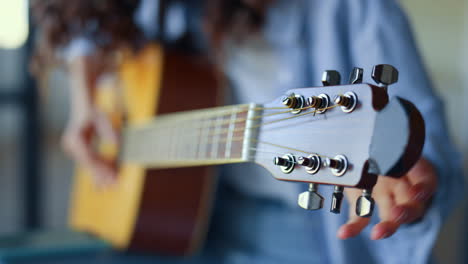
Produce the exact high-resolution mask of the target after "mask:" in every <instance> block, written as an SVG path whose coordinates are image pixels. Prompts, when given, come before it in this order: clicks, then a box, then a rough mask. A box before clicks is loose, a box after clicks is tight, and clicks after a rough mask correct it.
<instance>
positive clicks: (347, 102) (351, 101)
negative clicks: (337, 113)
mask: <svg viewBox="0 0 468 264" xmlns="http://www.w3.org/2000/svg"><path fill="white" fill-rule="evenodd" d="M333 101H334V102H335V104H337V105H339V106H341V110H342V111H343V112H345V113H351V112H352V111H354V109H356V106H357V102H358V99H357V95H356V94H355V93H354V92H346V93H345V94H339V95H337V96H335V98H334V99H333Z"/></svg>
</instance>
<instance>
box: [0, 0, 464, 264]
mask: <svg viewBox="0 0 468 264" xmlns="http://www.w3.org/2000/svg"><path fill="white" fill-rule="evenodd" d="M17 1H18V2H22V1H26V0H15V1H10V0H0V10H2V9H3V10H6V9H4V8H3V7H4V5H8V4H9V3H10V4H11V3H15V2H17ZM402 5H403V6H404V7H405V8H406V9H407V11H408V14H409V16H410V19H411V21H412V22H413V29H414V32H415V35H416V38H417V41H418V43H419V45H420V48H421V51H422V54H423V57H424V59H425V62H426V65H427V67H428V69H429V71H430V73H431V75H432V79H433V80H434V82H435V84H436V87H437V89H438V91H439V94H440V95H441V96H442V97H443V98H444V100H445V102H446V104H445V108H446V110H447V116H448V120H449V128H450V133H451V134H452V135H453V138H454V141H455V142H456V144H457V145H458V147H459V149H460V150H461V151H462V153H463V155H464V159H465V167H468V166H467V165H468V162H467V161H468V114H465V113H468V104H467V103H465V100H468V85H467V84H466V83H467V82H468V70H467V69H468V49H467V47H468V1H466V0H444V1H440V0H402ZM465 17H466V18H465ZM4 19H6V17H5V15H2V13H1V11H0V33H1V32H2V30H1V26H2V25H3V24H4V22H3V20H4ZM10 25H11V23H10ZM18 30H21V28H19V29H18ZM2 40H4V39H3V38H2V35H1V34H0V99H1V97H2V96H1V95H2V94H10V93H11V94H13V93H15V92H18V91H20V90H21V89H22V88H21V87H22V85H23V84H24V78H25V77H24V74H25V64H24V61H25V60H24V58H25V57H24V56H26V55H27V54H26V53H25V49H24V48H14V45H13V46H10V47H9V49H5V45H3V48H2V43H1V42H2ZM18 41H19V42H21V38H19V40H18ZM12 48H13V49H12ZM39 94H40V95H41V96H40V98H39V102H40V110H39V111H40V112H39V114H40V118H41V121H42V122H41V129H42V134H41V141H40V143H41V146H42V148H43V154H42V156H41V157H42V161H43V163H42V167H41V168H40V174H41V175H42V177H43V181H41V182H40V183H39V187H40V188H41V189H42V192H41V197H40V199H39V202H40V210H41V211H42V213H41V219H40V220H41V221H40V222H41V224H42V226H43V227H47V228H64V227H65V226H66V215H67V205H68V197H69V190H70V186H71V180H72V177H71V176H72V171H73V165H72V163H71V162H70V161H69V160H68V159H67V158H66V157H65V155H64V154H63V153H62V151H61V149H60V146H59V142H60V133H61V131H62V129H63V127H64V124H65V122H66V119H67V115H68V109H67V106H68V96H67V87H66V74H65V73H64V72H63V71H60V70H56V71H54V72H52V73H51V74H50V77H49V80H48V85H47V89H44V88H41V89H40V90H39ZM23 113H24V112H23V110H22V108H21V107H20V105H19V104H16V103H14V102H13V101H11V102H10V101H8V102H6V101H3V100H0V127H1V129H0V148H1V150H2V151H1V152H0V234H5V233H12V232H16V231H21V230H23V225H24V221H23V211H22V204H23V199H24V198H23V197H24V196H23V194H24V188H22V186H23V182H22V177H21V174H22V173H23V172H22V170H23V165H22V157H23V156H24V154H25V153H21V152H22V147H21V146H22V143H24V141H23V139H22V137H21V136H20V135H22V134H21V133H22V125H23V123H24V122H23V121H24V118H25V116H24V114H23ZM30 132H31V133H34V131H30ZM466 208H467V206H466V203H465V205H463V206H460V207H458V208H457V211H456V212H455V213H454V214H453V215H452V216H450V220H449V222H448V223H447V224H446V225H445V227H444V229H443V230H442V232H441V235H440V238H439V240H438V243H437V246H436V249H435V254H436V256H437V257H438V258H439V259H440V260H442V263H463V261H462V257H463V252H464V250H466V248H467V246H466V245H465V248H463V241H468V239H465V237H467V236H468V232H467V231H466V230H465V228H464V224H463V223H464V222H466V219H467V218H466V216H465V215H464V214H465V213H464V211H465V210H464V209H466Z"/></svg>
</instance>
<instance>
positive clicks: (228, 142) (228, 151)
mask: <svg viewBox="0 0 468 264" xmlns="http://www.w3.org/2000/svg"><path fill="white" fill-rule="evenodd" d="M236 111H237V108H236V107H233V108H232V111H231V119H230V121H229V128H228V133H227V139H226V150H225V153H224V157H225V158H227V159H229V158H230V157H231V146H232V137H233V134H234V128H235V125H236V123H235V122H236V116H237V112H236Z"/></svg>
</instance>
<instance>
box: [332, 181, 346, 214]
mask: <svg viewBox="0 0 468 264" xmlns="http://www.w3.org/2000/svg"><path fill="white" fill-rule="evenodd" d="M343 191H344V187H343V186H335V190H334V191H333V194H332V201H331V206H330V212H332V213H334V214H339V213H340V212H341V204H342V202H343V196H344V195H343Z"/></svg>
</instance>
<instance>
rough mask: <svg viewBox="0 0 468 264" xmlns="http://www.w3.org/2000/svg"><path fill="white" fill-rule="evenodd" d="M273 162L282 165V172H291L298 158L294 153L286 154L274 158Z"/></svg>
mask: <svg viewBox="0 0 468 264" xmlns="http://www.w3.org/2000/svg"><path fill="white" fill-rule="evenodd" d="M273 164H275V165H276V166H278V167H280V169H281V171H282V172H284V173H291V172H292V171H293V170H294V165H295V164H296V158H295V157H294V156H293V155H292V154H286V155H284V156H283V157H275V158H273Z"/></svg>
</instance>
